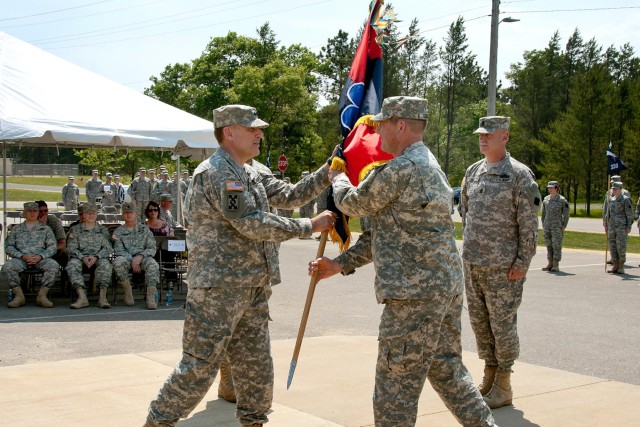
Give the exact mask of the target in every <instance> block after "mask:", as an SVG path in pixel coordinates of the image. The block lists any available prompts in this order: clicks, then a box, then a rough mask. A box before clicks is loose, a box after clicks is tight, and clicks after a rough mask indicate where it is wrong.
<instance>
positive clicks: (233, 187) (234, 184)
mask: <svg viewBox="0 0 640 427" xmlns="http://www.w3.org/2000/svg"><path fill="white" fill-rule="evenodd" d="M226 184H227V191H239V192H242V191H244V187H243V186H242V182H240V181H227V182H226Z"/></svg>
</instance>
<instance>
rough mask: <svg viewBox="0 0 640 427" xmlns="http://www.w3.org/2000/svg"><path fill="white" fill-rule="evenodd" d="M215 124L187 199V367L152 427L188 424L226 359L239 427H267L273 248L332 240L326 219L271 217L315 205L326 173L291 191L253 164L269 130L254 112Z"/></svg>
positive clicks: (222, 111) (238, 110) (239, 109)
mask: <svg viewBox="0 0 640 427" xmlns="http://www.w3.org/2000/svg"><path fill="white" fill-rule="evenodd" d="M213 121H214V126H215V129H214V133H215V136H216V139H217V140H218V142H219V143H220V148H219V149H218V150H217V151H216V152H215V153H214V154H213V156H211V158H209V159H207V160H206V161H204V162H202V163H201V164H200V165H199V166H198V167H197V169H196V170H195V171H194V172H193V177H192V178H191V185H190V188H189V191H188V192H187V196H186V199H185V216H186V218H187V219H188V221H189V233H188V234H187V244H188V247H189V272H188V281H189V294H188V295H187V307H188V310H187V311H186V313H185V324H184V332H183V340H182V342H183V353H182V360H181V361H180V362H179V363H178V365H177V366H176V368H175V369H174V371H173V373H172V374H171V376H170V377H169V378H168V379H167V381H166V382H165V384H164V386H163V387H162V389H161V390H160V392H159V394H158V397H157V398H156V400H154V401H153V402H151V405H150V407H149V414H148V417H147V421H146V423H145V426H148V427H149V426H154V427H155V426H174V425H176V423H177V421H178V420H179V419H180V418H185V417H187V416H188V415H189V413H190V412H191V410H192V409H193V408H194V407H195V405H196V404H197V403H198V402H200V400H201V399H202V397H203V396H204V395H205V394H206V393H207V391H208V390H209V388H210V387H211V384H212V383H213V381H214V379H215V376H216V373H217V371H218V368H219V366H220V363H221V361H222V357H224V356H223V355H225V354H226V357H228V359H229V361H230V363H231V367H232V369H233V370H234V375H233V382H234V385H235V389H236V390H235V391H236V395H237V401H238V405H237V407H236V416H237V417H238V418H239V421H240V423H241V424H242V425H245V426H261V425H262V424H263V423H266V422H267V421H268V418H267V414H268V413H269V410H270V407H271V403H272V396H273V362H272V359H271V354H270V345H269V328H268V319H269V306H268V303H267V287H268V286H269V284H270V283H272V284H276V283H279V282H280V277H279V269H278V259H277V252H276V250H275V245H276V242H280V241H284V240H287V239H291V238H294V237H300V236H303V237H304V236H310V235H311V233H312V232H314V231H323V230H328V229H330V228H331V226H332V224H333V222H334V221H335V219H334V217H335V215H334V214H332V213H330V212H325V213H323V214H321V215H319V216H317V217H315V218H313V219H308V218H300V219H289V218H282V217H278V216H276V215H274V214H272V213H270V212H269V208H270V203H273V205H274V206H275V207H283V208H289V209H291V208H295V207H298V206H300V205H302V204H304V203H306V202H307V201H309V200H311V199H313V198H314V197H315V196H316V195H317V194H318V193H320V191H322V190H323V189H324V188H325V187H327V186H328V185H329V179H328V169H329V167H328V165H323V167H321V168H320V169H319V170H318V171H316V172H315V173H313V174H312V176H310V177H309V178H308V179H306V180H304V181H303V184H302V185H296V186H293V185H290V184H289V185H287V184H285V183H284V182H282V181H280V180H278V179H276V178H274V177H273V175H271V174H261V173H259V172H258V171H257V170H256V169H255V168H254V167H252V166H250V165H248V164H247V162H249V161H250V160H251V159H252V158H254V157H255V156H257V155H259V154H260V141H261V139H262V138H263V136H264V135H263V133H262V129H263V128H265V127H267V126H268V124H267V123H266V122H264V121H262V120H261V119H259V118H258V116H257V114H256V109H255V108H253V107H248V106H245V105H225V106H223V107H220V108H216V109H215V110H214V112H213ZM176 202H177V201H176ZM203 338H204V339H203Z"/></svg>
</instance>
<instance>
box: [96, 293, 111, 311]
mask: <svg viewBox="0 0 640 427" xmlns="http://www.w3.org/2000/svg"><path fill="white" fill-rule="evenodd" d="M98 306H99V307H100V308H111V304H109V300H107V288H100V297H99V298H98Z"/></svg>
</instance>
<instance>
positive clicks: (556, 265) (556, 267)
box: [549, 260, 560, 273]
mask: <svg viewBox="0 0 640 427" xmlns="http://www.w3.org/2000/svg"><path fill="white" fill-rule="evenodd" d="M549 271H553V272H554V273H557V272H558V271H560V261H556V260H553V266H552V267H551V270H549Z"/></svg>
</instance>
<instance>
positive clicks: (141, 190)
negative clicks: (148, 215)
mask: <svg viewBox="0 0 640 427" xmlns="http://www.w3.org/2000/svg"><path fill="white" fill-rule="evenodd" d="M138 172H139V175H138V176H137V177H136V178H134V179H133V181H131V185H130V186H129V190H128V191H129V195H130V196H131V201H132V202H134V203H135V205H136V208H137V209H138V211H137V212H138V221H140V222H144V220H145V215H144V210H145V209H146V208H147V203H149V200H151V183H150V182H149V178H147V177H146V174H147V169H146V168H140V169H139V171H138ZM123 212H124V211H123Z"/></svg>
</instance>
